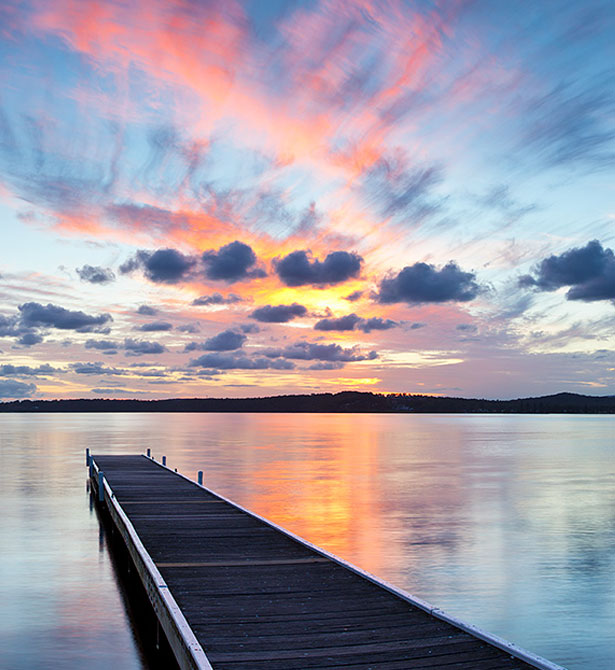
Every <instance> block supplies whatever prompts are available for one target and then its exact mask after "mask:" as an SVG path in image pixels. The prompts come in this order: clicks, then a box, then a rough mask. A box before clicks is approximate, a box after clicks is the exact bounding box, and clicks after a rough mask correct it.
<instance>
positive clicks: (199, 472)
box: [196, 470, 203, 486]
mask: <svg viewBox="0 0 615 670" xmlns="http://www.w3.org/2000/svg"><path fill="white" fill-rule="evenodd" d="M196 476H197V481H198V482H199V485H200V486H203V471H202V470H199V471H198V472H197V473H196Z"/></svg>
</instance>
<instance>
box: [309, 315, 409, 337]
mask: <svg viewBox="0 0 615 670" xmlns="http://www.w3.org/2000/svg"><path fill="white" fill-rule="evenodd" d="M397 325H398V324H397V322H396V321H392V320H391V319H382V318H381V317H379V316H374V317H371V318H369V319H363V318H361V317H360V316H357V315H356V314H354V313H353V314H347V315H346V316H341V317H338V318H336V319H321V320H320V321H318V322H317V323H316V325H315V326H314V329H315V330H339V331H344V330H362V331H363V332H364V333H369V332H371V331H372V330H389V329H390V328H395V327H396V326H397Z"/></svg>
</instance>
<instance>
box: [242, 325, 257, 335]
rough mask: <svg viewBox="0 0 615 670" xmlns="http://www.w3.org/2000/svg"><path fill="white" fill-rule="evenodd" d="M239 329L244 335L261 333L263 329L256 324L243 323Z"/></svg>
mask: <svg viewBox="0 0 615 670" xmlns="http://www.w3.org/2000/svg"><path fill="white" fill-rule="evenodd" d="M239 328H240V329H241V332H242V333H246V334H249V333H260V332H261V329H260V328H259V327H258V326H257V325H256V324H255V323H242V324H241V325H240V326H239Z"/></svg>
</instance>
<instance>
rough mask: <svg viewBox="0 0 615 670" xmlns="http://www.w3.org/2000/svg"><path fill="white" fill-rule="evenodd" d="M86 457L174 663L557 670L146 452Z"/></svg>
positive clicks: (270, 668)
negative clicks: (101, 477)
mask: <svg viewBox="0 0 615 670" xmlns="http://www.w3.org/2000/svg"><path fill="white" fill-rule="evenodd" d="M92 459H93V469H94V475H95V476H93V481H94V485H95V486H96V484H97V482H98V477H97V475H96V471H97V470H98V469H100V470H101V471H104V477H105V479H106V485H104V487H103V491H104V496H105V500H106V503H107V506H108V508H109V512H110V513H111V516H112V518H113V521H114V523H115V524H116V525H117V526H118V528H119V530H120V532H121V533H122V536H123V537H124V539H125V541H126V544H127V547H128V550H129V551H130V553H131V555H132V557H133V560H134V561H135V565H136V566H137V571H138V573H139V575H140V576H141V579H142V581H143V583H144V585H145V587H146V590H147V592H148V595H149V598H150V601H151V602H152V605H153V607H154V609H155V611H156V613H157V615H158V618H159V620H160V621H161V624H162V626H163V628H164V629H165V632H166V633H167V637H168V638H169V642H170V643H171V646H172V647H173V649H174V651H175V655H176V657H177V658H178V662H179V664H180V667H186V668H210V667H213V668H214V670H260V669H263V670H264V669H265V668H266V669H267V670H294V669H301V670H303V669H306V670H308V669H312V668H314V669H316V668H318V669H324V668H331V669H333V668H338V669H340V670H367V669H368V668H371V669H374V670H402V669H403V670H410V669H412V668H431V669H432V670H433V669H435V668H443V669H446V670H496V669H498V670H500V669H501V670H505V669H507V670H513V669H514V670H529V669H530V668H542V669H543V670H556V669H557V668H559V666H557V665H555V664H552V663H550V662H548V661H545V660H544V659H540V658H538V657H535V656H533V655H532V654H529V653H527V652H523V651H522V650H519V649H518V648H516V647H514V645H508V643H506V642H504V641H502V640H498V639H497V638H491V636H488V635H487V634H484V633H482V632H481V631H478V630H477V629H474V628H473V627H472V626H466V625H465V624H462V623H461V622H455V623H457V624H458V625H453V623H450V621H455V620H453V619H451V618H450V617H447V616H446V615H445V614H444V613H442V612H440V611H439V610H435V609H433V608H430V606H429V605H427V604H425V603H422V602H420V601H414V600H413V599H412V598H411V597H410V596H408V595H407V594H404V593H402V592H399V593H396V592H394V591H395V589H393V588H392V587H390V586H388V585H386V584H382V583H378V582H377V580H375V578H371V577H369V576H367V575H365V574H364V573H361V571H360V570H357V569H354V568H352V566H348V565H347V564H344V562H343V561H339V559H335V557H331V556H330V555H328V554H326V552H322V551H321V550H318V549H317V548H314V547H312V546H311V545H309V544H307V543H304V542H301V541H300V540H299V539H297V538H294V537H293V536H291V535H290V534H287V533H285V532H284V531H282V530H281V529H279V528H277V527H275V526H273V525H272V524H269V523H267V522H266V521H265V520H262V519H260V518H259V517H257V516H256V515H253V514H251V513H249V512H248V511H246V510H243V509H242V508H240V507H239V506H236V505H234V504H233V503H231V502H229V501H227V500H225V499H224V498H221V497H219V496H217V495H215V494H214V493H212V492H211V491H208V490H206V489H204V488H203V487H200V486H199V485H197V484H196V483H195V482H192V481H190V480H188V479H186V478H185V477H183V476H181V475H177V474H175V473H173V472H171V471H170V470H169V469H167V468H165V467H163V466H161V465H159V464H158V463H157V462H155V461H152V460H151V459H149V458H146V457H144V456H93V457H92ZM150 557H151V560H150ZM426 610H427V611H426ZM463 628H465V630H464V629H463ZM480 636H483V637H486V638H488V640H485V639H480ZM498 645H499V646H498ZM502 647H503V648H502ZM513 654H515V655H513ZM522 659H525V660H522Z"/></svg>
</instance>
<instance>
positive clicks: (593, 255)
mask: <svg viewBox="0 0 615 670" xmlns="http://www.w3.org/2000/svg"><path fill="white" fill-rule="evenodd" d="M519 285H520V286H522V287H525V288H527V287H534V288H536V289H537V290H539V291H555V290H557V289H558V288H561V287H562V286H570V287H571V288H570V289H569V290H568V293H566V298H567V299H568V300H584V301H586V302H590V301H594V300H614V299H615V255H614V254H613V250H612V249H607V248H604V247H603V246H602V245H601V244H600V242H599V241H598V240H592V241H591V242H588V243H587V245H586V246H584V247H577V248H574V249H570V250H569V251H565V252H564V253H563V254H560V255H559V256H549V257H548V258H545V259H543V260H542V261H541V262H540V264H539V265H538V267H537V269H536V271H535V276H532V275H524V276H523V277H520V279H519Z"/></svg>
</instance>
